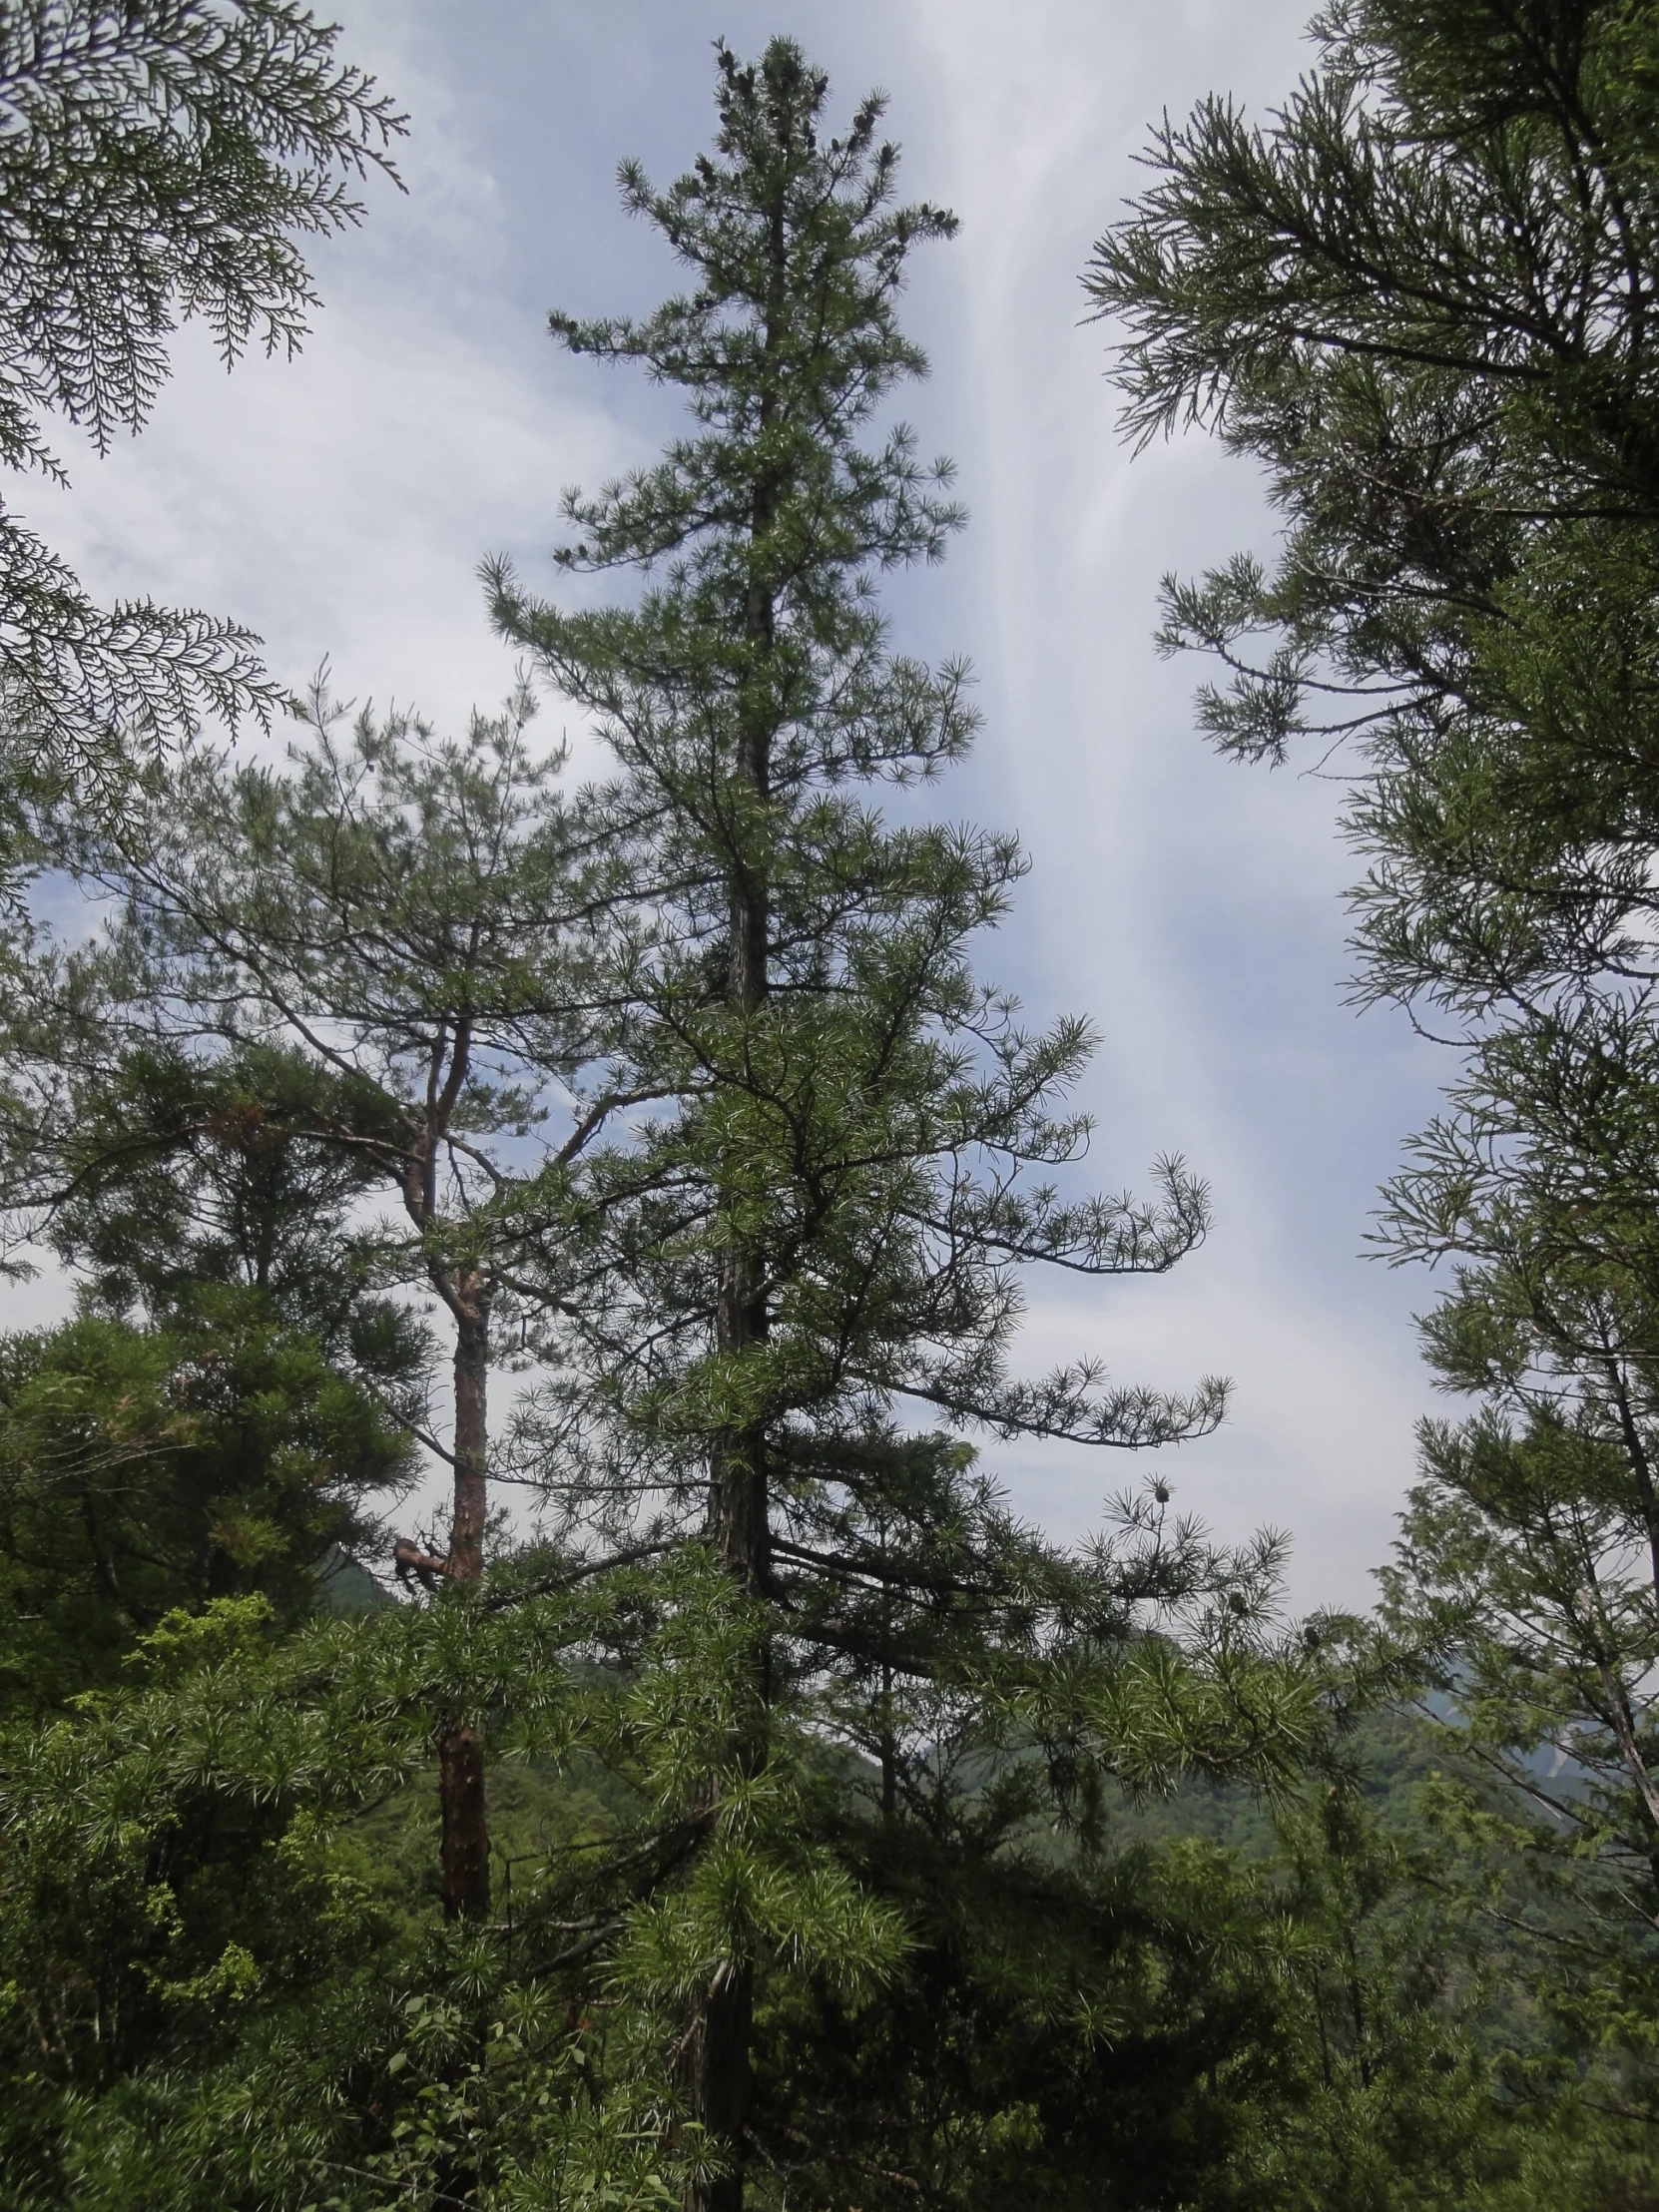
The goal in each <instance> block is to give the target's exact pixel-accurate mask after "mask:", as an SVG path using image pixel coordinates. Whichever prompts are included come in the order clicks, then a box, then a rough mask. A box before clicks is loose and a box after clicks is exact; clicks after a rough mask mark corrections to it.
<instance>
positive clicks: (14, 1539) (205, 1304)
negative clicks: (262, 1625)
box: [0, 1287, 410, 1714]
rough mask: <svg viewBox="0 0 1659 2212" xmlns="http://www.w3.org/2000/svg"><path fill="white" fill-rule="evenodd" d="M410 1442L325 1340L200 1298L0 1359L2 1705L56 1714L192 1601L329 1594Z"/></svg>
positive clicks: (5, 1352) (32, 1341)
mask: <svg viewBox="0 0 1659 2212" xmlns="http://www.w3.org/2000/svg"><path fill="white" fill-rule="evenodd" d="M409 1472H410V1447H409V1442H408V1438H407V1436H406V1434H405V1433H404V1431H402V1430H401V1429H399V1428H398V1427H396V1426H395V1425H394V1424H393V1423H392V1422H391V1421H390V1420H389V1419H388V1417H387V1416H386V1415H385V1414H384V1413H383V1412H382V1411H381V1410H380V1409H379V1408H378V1406H377V1405H376V1404H375V1403H374V1401H373V1400H372V1399H371V1398H370V1397H369V1396H368V1395H367V1394H366V1393H365V1391H364V1390H363V1389H362V1387H361V1386H360V1385H359V1384H358V1383H356V1382H355V1381H353V1380H352V1379H351V1377H350V1376H348V1375H345V1374H342V1373H341V1372H340V1371H339V1370H338V1369H337V1368H336V1367H334V1366H333V1365H332V1364H330V1362H329V1361H328V1359H327V1358H326V1356H325V1355H324V1353H323V1351H322V1350H321V1348H320V1347H319V1346H318V1345H317V1343H316V1342H315V1340H314V1339H313V1338H311V1337H309V1336H306V1335H304V1334H302V1333H301V1332H299V1331H298V1330H295V1329H293V1328H290V1327H287V1326H284V1325H283V1324H282V1323H281V1322H279V1321H277V1320H276V1319H274V1318H273V1316H272V1315H271V1313H270V1311H269V1310H268V1309H267V1308H266V1307H265V1306H264V1305H263V1304H262V1302H261V1301H260V1300H259V1299H258V1298H257V1297H254V1296H251V1295H250V1294H248V1293H246V1292H239V1291H235V1290H230V1289H213V1288H208V1287H204V1288H203V1289H202V1290H201V1291H200V1292H199V1293H198V1294H197V1296H196V1297H195V1299H194V1300H193V1301H192V1302H191V1304H190V1306H189V1308H188V1309H187V1310H186V1311H184V1312H181V1313H175V1314H174V1315H173V1316H172V1317H171V1318H170V1319H169V1320H168V1321H167V1322H166V1323H165V1324H162V1325H159V1326H157V1327H154V1328H151V1329H144V1330H140V1329H134V1328H130V1327H128V1326H126V1325H125V1324H123V1323H120V1322H115V1321H105V1320H99V1319H96V1318H94V1317H92V1316H88V1317H86V1318H84V1319H82V1320H80V1321H78V1322H73V1323H71V1324H69V1325H68V1326H67V1327H66V1328H63V1329H60V1330H58V1331H56V1332H54V1333H52V1334H51V1335H46V1336H38V1337H12V1338H9V1339H7V1340H5V1342H4V1344H3V1345H0V1624H3V1625H0V1710H4V1711H5V1712H7V1713H24V1714H27V1713H32V1712H39V1711H42V1710H44V1709H51V1708H61V1707H62V1706H64V1705H65V1704H67V1703H68V1702H69V1701H70V1700H71V1699H72V1698H74V1697H75V1696H76V1695H77V1694H79V1693H80V1692H82V1691H85V1690H89V1689H92V1688H94V1687H95V1686H98V1685H101V1684H107V1683H110V1682H112V1681H114V1680H116V1679H118V1678H119V1675H120V1667H121V1662H122V1660H123V1658H124V1657H125V1655H126V1654H127V1653H128V1652H130V1651H131V1650H132V1649H133V1646H134V1644H135V1642H136V1640H137V1638H138V1637H139V1636H141V1635H142V1634H144V1633H146V1632H147V1631H150V1630H153V1629H154V1628H155V1627H156V1625H157V1623H158V1622H159V1621H161V1620H162V1618H163V1617H164V1616H165V1615H167V1614H168V1613H171V1612H173V1611H175V1610H176V1609H178V1608H180V1607H186V1608H189V1609H190V1610H192V1611H197V1610H200V1609H201V1608H202V1607H203V1606H205V1605H206V1604H208V1603H209V1601H210V1600H212V1599H214V1598H218V1597H232V1596H243V1595H252V1594H254V1593H259V1594H261V1595H263V1596H265V1597H266V1598H268V1599H269V1600H270V1601H271V1603H272V1605H273V1606H274V1608H275V1611H276V1617H277V1618H278V1619H281V1620H284V1621H288V1622H292V1621H294V1620H297V1619H300V1618H302V1617H303V1616H304V1615H305V1614H306V1613H307V1612H309V1611H310V1610H311V1609H312V1607H313V1606H314V1605H315V1603H316V1600H317V1581H316V1570H317V1568H318V1567H319V1565H320V1564H321V1562H322V1560H323V1557H324V1555H325V1553H326V1552H327V1551H328V1548H329V1547H330V1546H331V1545H332V1546H346V1547H349V1546H350V1545H352V1544H354V1543H357V1542H360V1541H361V1540H362V1539H363V1538H364V1537H365V1536H366V1534H367V1532H368V1529H369V1526H370V1525H371V1516H372V1515H373V1513H374V1511H375V1510H376V1508H377V1507H379V1506H382V1505H383V1504H384V1503H385V1502H387V1501H388V1500H389V1499H390V1498H391V1497H394V1496H395V1495H396V1494H397V1492H398V1490H399V1489H400V1488H401V1487H402V1486H403V1484H404V1483H405V1482H406V1481H407V1479H408V1475H409Z"/></svg>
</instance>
